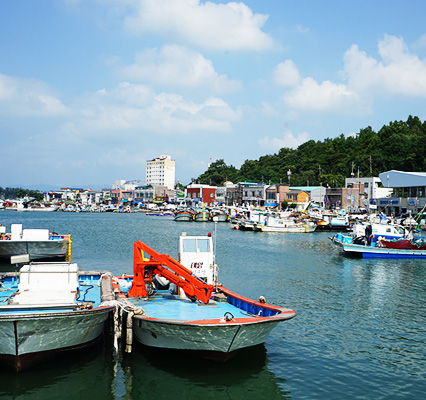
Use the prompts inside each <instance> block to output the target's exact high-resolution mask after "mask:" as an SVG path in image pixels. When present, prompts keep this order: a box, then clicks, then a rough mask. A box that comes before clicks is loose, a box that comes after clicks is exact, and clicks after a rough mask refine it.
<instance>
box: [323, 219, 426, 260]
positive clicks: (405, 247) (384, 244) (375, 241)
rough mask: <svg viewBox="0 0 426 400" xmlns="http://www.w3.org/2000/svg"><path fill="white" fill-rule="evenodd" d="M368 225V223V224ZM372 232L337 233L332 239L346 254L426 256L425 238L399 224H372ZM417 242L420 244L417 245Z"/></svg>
mask: <svg viewBox="0 0 426 400" xmlns="http://www.w3.org/2000/svg"><path fill="white" fill-rule="evenodd" d="M367 226H368V225H367ZM370 228H371V230H370V232H367V233H365V231H363V232H362V233H359V234H358V235H357V234H355V233H354V234H345V233H337V234H336V235H334V236H333V238H331V240H332V241H333V242H334V243H335V244H337V245H338V246H340V247H341V249H342V251H343V252H344V253H345V254H348V255H352V256H359V257H363V258H426V249H424V248H423V244H424V238H422V237H420V238H413V237H412V232H410V231H409V230H407V229H405V228H404V227H401V226H398V225H390V224H370ZM416 242H417V243H418V245H416Z"/></svg>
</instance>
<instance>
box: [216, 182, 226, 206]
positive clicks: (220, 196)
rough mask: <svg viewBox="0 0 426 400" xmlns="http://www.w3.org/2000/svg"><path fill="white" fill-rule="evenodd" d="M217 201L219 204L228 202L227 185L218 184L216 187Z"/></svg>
mask: <svg viewBox="0 0 426 400" xmlns="http://www.w3.org/2000/svg"><path fill="white" fill-rule="evenodd" d="M215 202H216V204H217V205H219V206H222V205H224V204H226V186H218V187H217V188H216V192H215Z"/></svg>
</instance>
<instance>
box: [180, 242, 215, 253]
mask: <svg viewBox="0 0 426 400" xmlns="http://www.w3.org/2000/svg"><path fill="white" fill-rule="evenodd" d="M182 248H183V252H184V253H208V252H210V241H209V240H208V239H185V240H184V241H183V244H182Z"/></svg>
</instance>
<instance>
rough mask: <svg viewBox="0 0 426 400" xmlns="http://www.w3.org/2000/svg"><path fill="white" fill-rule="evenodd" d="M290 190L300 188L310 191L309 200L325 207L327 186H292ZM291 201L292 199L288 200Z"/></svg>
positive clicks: (306, 191) (300, 189)
mask: <svg viewBox="0 0 426 400" xmlns="http://www.w3.org/2000/svg"><path fill="white" fill-rule="evenodd" d="M290 190H299V191H301V192H305V193H308V195H309V200H308V201H309V202H313V203H316V204H318V205H320V206H322V207H324V202H325V194H326V188H325V187H324V186H291V187H290ZM287 201H288V202H290V200H287Z"/></svg>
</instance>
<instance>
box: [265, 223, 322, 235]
mask: <svg viewBox="0 0 426 400" xmlns="http://www.w3.org/2000/svg"><path fill="white" fill-rule="evenodd" d="M315 229H316V225H314V226H311V225H305V224H304V225H301V226H291V225H290V226H268V225H262V232H282V233H310V232H315Z"/></svg>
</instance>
